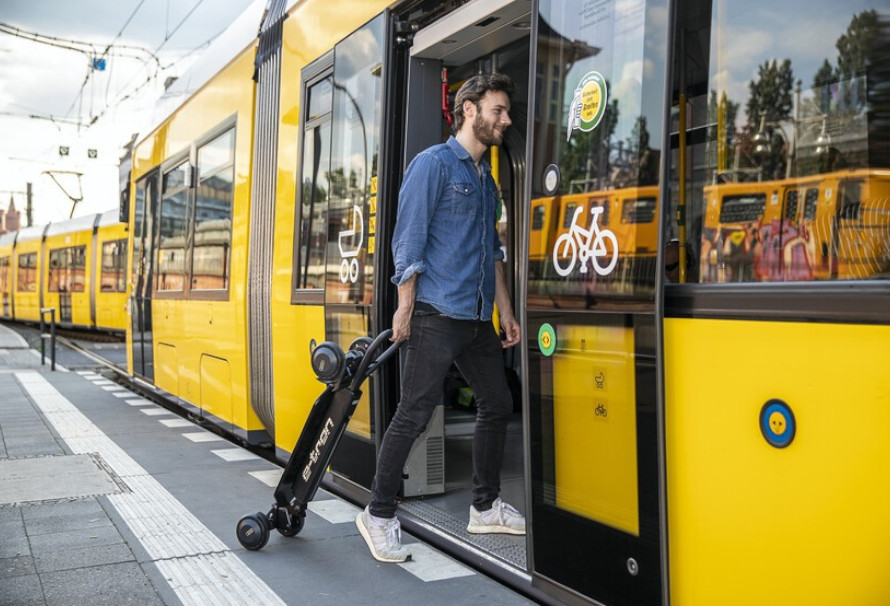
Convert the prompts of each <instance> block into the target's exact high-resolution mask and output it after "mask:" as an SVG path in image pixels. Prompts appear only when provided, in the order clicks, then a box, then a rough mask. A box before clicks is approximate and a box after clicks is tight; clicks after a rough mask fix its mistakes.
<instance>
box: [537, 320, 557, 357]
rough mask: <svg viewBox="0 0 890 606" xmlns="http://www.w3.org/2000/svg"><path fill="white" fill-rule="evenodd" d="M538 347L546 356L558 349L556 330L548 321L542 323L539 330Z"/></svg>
mask: <svg viewBox="0 0 890 606" xmlns="http://www.w3.org/2000/svg"><path fill="white" fill-rule="evenodd" d="M538 347H540V348H541V353H542V354H544V355H545V356H550V355H553V352H554V350H556V331H555V330H553V327H552V326H550V324H548V323H546V322H545V323H544V324H541V330H539V331H538Z"/></svg>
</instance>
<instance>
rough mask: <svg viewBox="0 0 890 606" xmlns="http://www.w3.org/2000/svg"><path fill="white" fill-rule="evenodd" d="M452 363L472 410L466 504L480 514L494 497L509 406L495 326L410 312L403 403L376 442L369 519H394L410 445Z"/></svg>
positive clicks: (440, 396)
mask: <svg viewBox="0 0 890 606" xmlns="http://www.w3.org/2000/svg"><path fill="white" fill-rule="evenodd" d="M452 363H455V364H456V365H457V368H458V370H460V372H461V374H462V375H463V376H464V378H465V379H466V380H467V382H468V383H469V384H470V388H471V389H472V390H473V394H474V395H475V396H476V403H477V405H478V411H477V413H476V430H475V433H474V434H473V505H475V506H476V508H477V509H479V510H480V511H484V510H486V509H490V508H491V503H492V501H494V500H495V499H496V498H497V497H498V493H500V489H501V462H502V460H503V458H504V442H505V439H506V433H507V421H508V420H509V418H510V414H511V413H512V412H513V400H512V397H511V395H510V390H509V388H508V387H507V380H506V376H505V374H504V357H503V348H502V347H501V342H500V340H499V339H498V336H497V334H495V331H494V326H493V325H492V323H491V322H490V321H485V322H479V321H475V320H455V319H453V318H449V317H447V316H443V315H441V314H438V313H435V312H429V311H416V312H415V314H414V317H413V318H412V320H411V337H410V338H409V339H408V344H407V351H406V354H405V364H404V368H403V370H402V398H401V401H400V402H399V405H398V408H397V409H396V414H395V416H394V417H393V419H392V423H390V425H389V428H388V429H387V430H386V435H384V437H383V444H382V445H381V447H380V453H379V454H378V456H377V473H376V475H375V476H374V482H373V483H372V484H371V503H370V511H371V513H372V514H373V515H375V516H380V517H384V518H391V517H393V516H394V515H395V511H396V495H397V493H398V491H399V485H400V483H401V481H402V471H403V469H404V468H405V462H406V461H407V460H408V454H409V453H410V451H411V446H412V445H413V444H414V440H415V439H416V438H417V436H419V435H420V434H421V433H423V431H424V429H426V425H427V423H428V422H429V420H430V417H432V414H433V411H434V409H435V407H436V406H437V405H438V404H441V403H442V399H443V393H444V384H445V375H446V373H447V372H448V369H449V368H450V367H451V364H452Z"/></svg>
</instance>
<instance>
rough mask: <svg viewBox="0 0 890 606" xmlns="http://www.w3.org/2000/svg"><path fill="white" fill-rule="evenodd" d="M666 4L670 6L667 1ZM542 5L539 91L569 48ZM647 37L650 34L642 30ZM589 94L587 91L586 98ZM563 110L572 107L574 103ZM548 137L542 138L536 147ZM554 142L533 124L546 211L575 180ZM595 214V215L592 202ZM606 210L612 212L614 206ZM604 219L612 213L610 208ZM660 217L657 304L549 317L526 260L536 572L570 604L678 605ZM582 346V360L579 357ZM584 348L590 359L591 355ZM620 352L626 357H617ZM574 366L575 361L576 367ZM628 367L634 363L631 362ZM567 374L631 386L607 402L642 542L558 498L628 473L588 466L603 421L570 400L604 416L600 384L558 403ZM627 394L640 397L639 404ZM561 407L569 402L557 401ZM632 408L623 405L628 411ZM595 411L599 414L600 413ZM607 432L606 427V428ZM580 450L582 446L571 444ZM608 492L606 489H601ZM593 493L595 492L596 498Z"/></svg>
mask: <svg viewBox="0 0 890 606" xmlns="http://www.w3.org/2000/svg"><path fill="white" fill-rule="evenodd" d="M659 1H660V0H659ZM651 3H652V0H646V2H645V7H644V9H643V10H644V14H645V11H646V9H648V8H649V5H650V4H651ZM661 3H662V4H668V3H669V0H665V1H664V2H661ZM543 4H544V3H543V2H540V1H539V0H536V1H535V3H534V8H533V18H532V41H533V42H532V60H531V62H530V66H529V67H530V70H532V73H531V82H536V78H535V75H536V74H535V70H536V69H540V67H541V66H538V61H539V60H542V61H546V60H549V59H548V58H547V57H546V55H545V54H544V53H546V52H548V50H547V49H548V48H553V45H554V44H557V43H558V42H559V40H558V37H559V36H560V34H559V33H557V31H556V28H555V27H553V25H552V24H550V23H547V22H546V20H547V18H548V17H551V16H552V15H544V14H543V11H542V5H543ZM555 4H556V3H554V5H555ZM547 6H550V5H547ZM560 6H561V7H563V8H564V10H568V8H567V7H566V6H564V5H563V4H560ZM572 6H573V7H574V9H575V10H580V6H581V3H580V2H575V3H574V4H573V5H572ZM551 10H552V8H551ZM561 17H562V18H563V21H566V20H568V19H570V17H566V16H565V15H561ZM576 17H577V18H578V20H579V21H580V20H583V19H586V18H587V16H582V14H581V12H579V14H577V15H576ZM613 17H614V16H613ZM645 25H647V24H646V23H645V21H644V26H645ZM568 29H571V28H570V27H568V26H567V30H568ZM616 36H617V34H616ZM666 38H668V41H669V40H670V36H666ZM576 42H577V41H576V40H575V39H573V38H567V43H568V44H574V43H576ZM613 42H615V43H616V45H617V42H618V38H617V37H616V38H614V39H613ZM548 45H549V47H548ZM542 49H543V50H542ZM662 50H663V52H664V57H665V61H666V67H665V70H664V71H665V76H664V79H665V82H663V83H662V84H661V87H660V88H658V89H657V90H655V89H656V87H654V86H653V87H651V88H652V92H651V93H650V94H652V95H655V94H657V95H658V97H659V99H661V103H662V105H661V108H660V111H661V113H662V114H663V115H664V116H665V124H668V122H667V119H666V116H667V115H668V111H669V110H668V109H665V104H666V101H665V99H666V98H667V94H666V92H665V91H666V90H667V86H668V83H669V78H668V77H667V73H669V71H670V70H669V63H667V62H668V61H669V59H668V58H669V57H670V48H669V44H666V47H665V48H664V49H662ZM550 67H551V66H550V65H549V64H547V65H545V66H544V69H545V72H546V70H547V69H549V68H550ZM613 69H614V67H613ZM580 71H581V73H577V74H574V75H573V77H575V78H576V79H577V80H578V81H575V80H573V81H572V82H571V83H568V82H565V83H564V85H565V86H566V87H568V88H570V89H575V87H576V85H577V86H578V89H579V90H580V89H581V87H582V85H583V82H581V80H582V78H585V77H588V76H589V75H590V73H591V72H593V71H594V68H587V69H585V70H580ZM569 75H570V74H569V73H568V72H566V73H564V74H562V79H563V80H565V79H567V78H568V77H569ZM538 76H539V77H538V79H537V83H536V86H537V87H538V88H539V89H540V90H536V91H535V94H533V95H532V98H531V100H530V103H531V104H532V105H531V106H530V108H529V115H530V116H536V117H537V116H538V114H539V112H538V109H537V108H536V107H535V106H536V105H537V104H538V103H541V104H542V105H543V107H542V108H541V110H540V111H541V114H540V115H541V116H546V115H547V111H548V107H546V105H547V104H548V95H549V94H550V93H549V92H548V89H549V86H550V85H549V84H548V79H547V78H548V74H547V73H544V75H543V77H540V76H541V74H538ZM615 77H616V78H617V77H618V75H617V74H615ZM590 79H593V78H590ZM585 81H586V80H585ZM610 84H611V85H614V84H615V83H614V82H611V83H609V82H608V81H607V82H605V83H604V87H605V86H608V85H610ZM584 90H585V91H586V89H584ZM641 90H642V89H641ZM563 92H566V91H563ZM610 92H611V91H610ZM560 94H563V93H562V92H561V93H560ZM640 94H641V93H640ZM610 100H611V99H610ZM555 101H556V102H558V103H562V102H563V101H564V99H556V100H555ZM563 111H565V110H563ZM641 115H642V114H641ZM540 120H541V122H542V124H543V123H544V122H545V121H546V120H547V118H540ZM560 127H561V130H560ZM594 128H595V126H594ZM667 130H668V129H667V127H665V128H663V129H658V130H656V129H655V128H652V129H651V132H652V133H653V135H657V136H658V139H657V140H658V142H659V143H660V144H661V145H662V149H663V150H667V149H668V148H667V147H666V146H667V144H668V141H669V138H668V137H667V136H666V135H665V134H664V132H665V131H667ZM570 132H571V131H570ZM574 132H575V133H576V135H574V136H577V134H583V133H580V131H579V130H575V131H574ZM585 132H591V129H585ZM539 133H540V134H541V136H538V135H539ZM549 134H550V135H551V136H547V128H546V125H545V126H543V127H541V126H537V125H536V124H535V121H534V120H532V121H530V124H529V135H528V150H527V158H528V171H527V181H526V194H527V197H528V199H529V200H534V199H536V196H538V197H539V196H540V195H541V194H540V193H539V192H540V191H541V190H544V191H545V192H546V191H547V189H548V187H549V186H548V185H547V183H548V182H549V184H551V185H552V184H553V179H555V180H556V182H555V185H554V186H553V188H552V189H553V191H552V192H551V193H549V194H545V195H551V196H554V195H556V196H558V195H560V194H563V193H565V192H564V190H561V189H560V185H561V184H563V185H564V184H565V181H561V179H565V178H566V177H565V175H564V174H560V173H559V172H556V173H555V175H554V174H548V173H551V168H552V167H553V166H558V162H559V161H558V159H557V158H556V157H554V156H555V154H554V150H553V149H552V148H558V147H559V145H560V143H559V138H560V137H561V139H562V141H566V123H565V122H562V123H561V124H557V125H556V128H555V134H554V133H549ZM570 136H573V135H570ZM542 137H546V138H547V140H541V138H542ZM553 139H556V140H555V141H554V140H553ZM548 154H549V157H548ZM536 156H539V157H536ZM668 156H669V154H668V153H667V152H666V151H664V152H663V155H662V158H661V161H660V162H659V168H660V169H661V170H660V172H661V173H662V174H661V176H660V177H659V179H658V181H657V183H658V187H659V196H660V197H661V199H662V200H665V199H667V198H666V195H667V193H668V192H667V191H666V186H665V183H666V178H665V174H666V171H665V168H664V167H665V165H666V162H667V161H668ZM637 185H639V183H638V184H637ZM583 189H585V191H586V192H588V193H591V194H592V193H593V192H594V191H596V189H597V188H595V187H588V186H586V185H585V186H583ZM566 191H567V190H566ZM585 204H589V205H593V200H592V198H591V200H590V202H585ZM606 204H611V203H609V202H606ZM603 208H604V210H605V207H603ZM656 208H657V207H656ZM527 210H528V209H527ZM620 212H621V211H620V209H619V213H620ZM662 214H663V213H662V212H661V211H660V210H659V211H657V212H656V213H655V215H656V221H657V232H656V233H657V234H658V235H657V240H656V244H655V245H656V249H655V251H656V252H655V253H654V257H653V259H652V260H653V262H654V263H653V265H652V270H651V271H652V272H653V275H652V276H651V278H652V281H653V285H654V288H653V290H652V292H651V293H650V294H649V295H648V296H644V298H643V300H637V301H629V302H622V301H621V299H620V297H617V298H615V299H613V300H611V301H610V300H605V301H597V298H596V296H595V287H594V292H592V293H591V294H590V295H589V298H588V300H587V301H586V303H584V302H582V303H583V304H582V305H581V306H580V307H578V308H576V309H569V308H566V307H563V308H561V305H560V304H559V303H558V302H557V303H551V305H552V306H551V307H547V306H546V305H545V304H543V303H540V302H538V304H535V302H534V301H533V300H532V298H530V284H531V279H532V278H531V277H530V276H531V274H530V268H529V265H530V259H529V256H528V254H526V258H525V266H524V270H523V275H522V280H521V288H522V296H521V298H520V304H521V309H520V316H519V317H520V318H521V323H522V328H523V331H524V333H525V340H524V347H523V349H522V373H523V374H522V377H523V381H522V383H523V406H524V407H525V408H526V410H527V415H528V419H527V422H526V432H527V435H526V452H527V465H528V469H527V472H526V476H527V481H528V482H529V486H530V495H529V501H530V502H529V512H528V513H529V515H528V519H529V542H528V552H529V572H530V573H531V574H532V578H533V582H534V583H535V584H536V585H539V586H540V587H541V588H542V589H544V590H545V591H547V592H549V593H552V594H554V595H557V596H559V597H560V598H561V599H565V600H566V601H570V602H572V603H574V602H576V601H578V599H579V597H581V599H582V601H585V602H588V601H592V602H594V603H597V604H600V603H602V604H609V606H613V605H614V606H617V605H621V604H640V603H645V604H662V603H666V601H667V600H668V597H667V595H668V594H667V550H666V544H667V536H666V511H665V505H664V464H665V463H664V424H663V397H662V396H661V393H662V388H661V385H662V378H661V375H662V374H663V371H662V364H663V361H662V350H661V347H660V333H661V326H660V324H661V303H660V301H661V297H662V295H661V293H662V290H663V276H662V275H661V272H660V271H658V268H660V267H661V266H662V265H661V262H662V253H661V252H660V251H661V249H662V248H663V247H662V240H663V236H662V233H661V232H662V229H661V225H662V221H663V218H662ZM557 219H559V220H560V221H562V217H560V215H559V214H557V215H556V217H555V218H553V219H552V221H556V220H557ZM585 220H586V221H590V220H591V218H589V217H586V218H585ZM530 222H531V215H530V212H526V224H525V225H524V227H525V234H524V238H525V242H524V245H525V250H526V251H529V248H528V246H529V241H530V227H531V224H530ZM558 225H559V228H558V229H557V235H558V234H562V233H566V232H567V231H569V230H568V228H567V227H566V228H564V229H563V227H564V225H563V223H562V222H560V223H558ZM584 227H585V228H586V227H587V226H586V225H585V226H584ZM579 246H580V244H579ZM552 248H553V244H550V248H548V249H547V251H548V254H547V255H546V257H547V258H546V259H545V260H544V261H543V262H544V263H550V254H549V251H550V250H551V249H552ZM582 263H583V261H582ZM551 269H552V267H551ZM578 271H579V265H578V264H575V266H574V272H575V273H576V274H577V273H578ZM588 271H589V272H590V274H591V275H595V274H594V273H593V268H592V267H590V261H588ZM570 278H571V276H570V277H569V278H565V279H566V280H567V281H568V280H570ZM557 281H558V280H557ZM538 294H540V293H538ZM585 296H587V295H585ZM576 298H577V297H576ZM604 299H608V297H604ZM545 333H548V334H547V338H542V335H544V334H545ZM591 337H593V338H591ZM570 341H571V342H572V343H573V344H572V345H571V346H569V345H568V343H569V342H570ZM600 342H602V343H603V348H602V349H601V350H600V351H597V349H598V348H597V345H598V343H600ZM579 343H580V350H579V349H577V346H578V344H579ZM563 345H565V346H566V347H572V348H575V349H573V350H571V351H564V352H562V353H563V354H564V355H563V360H561V361H559V360H557V359H556V358H558V357H559V355H560V348H561V347H563ZM585 348H587V349H586V350H585ZM625 349H626V351H625ZM585 351H586V353H585ZM616 352H617V353H618V354H619V355H617V356H616V355H615V354H616ZM585 355H587V356H589V358H588V360H587V362H585V364H587V365H586V366H584V365H579V364H577V362H572V361H571V359H570V358H572V356H576V357H577V358H583V357H584V356H585ZM567 358H569V359H568V360H567ZM622 358H624V359H626V360H629V361H628V362H621V359H622ZM560 364H561V365H562V368H563V373H565V369H566V368H570V367H571V366H572V364H575V369H576V370H577V369H579V368H583V369H590V368H594V367H597V366H601V367H603V368H610V369H611V370H610V371H609V372H612V373H613V375H612V376H610V377H609V378H607V379H606V380H607V381H609V380H610V379H612V378H613V377H614V378H616V379H618V382H619V383H620V382H622V380H623V383H624V385H625V386H626V389H625V390H624V392H623V393H622V392H621V391H620V390H619V393H618V394H617V395H612V396H607V397H610V399H612V400H613V401H612V402H611V408H609V411H610V412H614V413H616V416H617V414H619V413H620V412H621V410H620V404H622V403H623V405H624V408H625V409H632V410H633V411H634V414H635V418H634V426H635V429H634V433H633V436H634V440H635V443H634V447H633V448H630V447H629V446H628V447H627V448H625V449H624V452H633V454H634V455H635V457H636V461H635V462H634V463H628V464H626V469H627V471H626V473H629V472H630V470H633V472H634V476H633V477H635V483H636V486H635V487H634V488H635V490H636V508H635V511H631V517H634V516H635V517H636V523H637V529H636V531H635V532H634V530H633V529H632V526H633V524H632V523H631V524H629V525H628V526H626V527H625V528H624V529H622V528H621V524H618V523H616V522H611V521H608V516H607V515H602V516H601V515H600V514H602V513H603V511H605V508H604V507H599V509H598V506H597V505H589V504H588V503H585V502H583V501H584V497H583V496H582V497H580V498H579V497H578V496H577V495H576V496H575V497H571V496H568V497H567V496H566V495H565V494H563V495H560V484H561V480H560V479H559V478H560V474H563V477H567V476H571V488H572V489H579V488H580V489H581V490H582V492H583V491H584V490H585V488H584V485H585V482H590V483H591V485H593V484H592V483H593V482H602V484H603V485H607V482H604V481H602V480H600V479H597V478H595V477H594V476H597V474H598V472H597V471H595V470H593V468H594V467H596V466H597V465H599V466H604V465H605V466H621V465H622V464H623V462H622V461H616V460H600V459H597V460H592V459H591V458H590V456H591V455H590V454H589V453H590V452H592V451H588V450H585V449H586V446H585V444H586V443H589V441H590V440H593V437H592V436H593V434H594V433H596V431H597V430H596V429H595V427H594V425H595V424H596V423H597V421H596V420H593V421H591V420H590V419H593V418H594V417H593V416H592V415H593V414H595V413H592V412H591V411H583V412H584V414H585V415H588V414H589V415H590V417H589V418H588V417H587V416H584V417H583V419H582V418H573V417H572V415H574V414H576V413H577V411H579V410H581V409H583V408H584V407H583V406H577V405H575V404H574V403H573V402H572V401H571V400H572V399H573V398H575V399H577V400H584V402H585V403H586V402H587V401H588V399H589V400H590V402H591V403H593V404H596V402H597V400H596V397H599V396H597V395H596V392H595V389H596V387H594V381H595V379H594V380H593V381H589V382H590V387H591V389H590V391H589V392H587V393H583V391H584V390H586V389H587V388H586V386H585V387H584V388H566V387H564V386H563V387H560V388H559V390H560V391H561V392H562V395H561V396H559V395H557V381H558V374H559V370H558V365H560ZM593 372H596V371H595V370H594V371H593ZM591 374H592V373H591ZM569 375H571V377H572V378H571V381H575V380H576V379H579V377H577V376H576V375H575V374H574V373H573V372H570V373H569ZM569 375H565V376H566V377H568V376H569ZM622 375H624V376H622ZM587 379H589V377H588V378H587ZM566 380H568V379H564V382H565V381H566ZM571 381H570V382H571ZM613 384H614V383H613ZM585 385H586V384H585ZM597 386H598V385H597ZM629 394H633V396H630V395H629ZM588 396H589V398H588ZM560 398H561V401H558V400H559V399H560ZM622 399H623V402H621V401H622ZM536 400H537V401H536ZM557 408H561V409H563V410H565V411H569V412H568V413H566V412H561V413H558V412H556V410H557ZM597 408H599V407H597ZM613 409H614V411H613ZM591 410H593V408H592V407H591ZM571 411H576V412H571ZM558 414H561V415H562V417H563V418H562V419H557V415H558ZM567 419H571V420H567ZM600 420H601V421H602V417H601V418H600ZM610 420H612V419H610ZM557 423H558V424H559V425H557ZM572 424H574V427H573V426H572ZM582 425H583V426H586V427H589V428H590V435H589V436H587V437H584V435H583V434H584V431H587V430H584V429H580V428H579V427H580V426H582ZM556 427H560V428H562V429H563V430H567V432H568V434H570V437H569V439H568V440H563V438H564V436H563V437H560V436H557V435H556V432H557V431H558V430H557V429H556ZM609 431H612V430H609ZM548 432H549V434H550V435H549V436H548V435H547V434H548ZM571 440H574V442H573V443H570V442H571ZM567 442H569V443H567ZM560 457H561V458H562V460H563V461H565V460H566V458H569V459H573V461H572V465H573V466H571V467H570V468H568V469H567V468H566V466H565V464H564V463H562V462H560V464H559V467H558V466H557V459H559V458H560ZM560 468H561V471H560V470H559V469H560ZM585 478H588V479H585ZM625 483H627V481H626V482H625ZM599 485H600V484H597V486H599ZM586 490H587V491H588V492H595V490H590V489H586ZM591 496H592V497H598V496H599V495H596V494H592V495H591ZM572 498H574V499H575V503H574V504H573V505H566V504H565V503H566V502H568V501H571V500H572ZM561 499H562V502H561ZM629 503H633V500H630V501H629ZM588 505H589V506H588ZM573 506H574V507H573ZM585 509H587V511H585ZM629 509H633V508H632V507H631V508H629ZM625 513H626V512H625ZM628 528H630V530H628Z"/></svg>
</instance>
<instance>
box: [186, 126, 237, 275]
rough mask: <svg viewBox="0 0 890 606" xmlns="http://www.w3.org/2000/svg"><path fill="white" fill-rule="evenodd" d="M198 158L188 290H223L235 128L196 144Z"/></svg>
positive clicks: (229, 236)
mask: <svg viewBox="0 0 890 606" xmlns="http://www.w3.org/2000/svg"><path fill="white" fill-rule="evenodd" d="M197 158H198V161H197V166H198V177H197V188H196V192H195V209H194V215H195V237H194V248H193V250H192V272H191V290H192V291H196V290H225V289H227V288H228V287H229V273H230V271H231V252H232V251H231V247H232V200H233V193H234V190H233V184H234V179H235V129H234V128H230V129H229V130H227V131H226V132H224V133H223V134H221V135H219V136H218V137H216V138H214V139H212V140H211V141H208V142H207V143H205V144H203V145H201V146H200V147H198V150H197Z"/></svg>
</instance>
